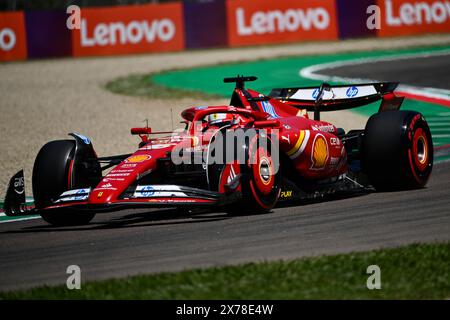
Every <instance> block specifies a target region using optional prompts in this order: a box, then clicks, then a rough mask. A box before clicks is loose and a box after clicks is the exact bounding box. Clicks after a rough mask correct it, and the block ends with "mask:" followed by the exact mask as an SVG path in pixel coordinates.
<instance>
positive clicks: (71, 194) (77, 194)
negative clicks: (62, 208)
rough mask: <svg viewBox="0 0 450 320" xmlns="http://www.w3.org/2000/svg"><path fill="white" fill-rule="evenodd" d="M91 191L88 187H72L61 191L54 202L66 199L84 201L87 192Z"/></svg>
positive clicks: (65, 200)
mask: <svg viewBox="0 0 450 320" xmlns="http://www.w3.org/2000/svg"><path fill="white" fill-rule="evenodd" d="M90 192H91V189H90V188H85V189H74V190H69V191H66V192H63V193H62V194H61V195H60V196H59V197H60V198H59V199H58V200H57V201H55V203H58V202H67V201H84V200H87V198H88V197H89V193H90Z"/></svg>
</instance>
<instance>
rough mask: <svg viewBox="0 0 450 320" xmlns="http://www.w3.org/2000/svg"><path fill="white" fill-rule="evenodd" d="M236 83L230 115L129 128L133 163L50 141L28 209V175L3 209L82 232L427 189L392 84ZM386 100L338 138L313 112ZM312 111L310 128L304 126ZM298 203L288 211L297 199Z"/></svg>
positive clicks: (422, 128)
mask: <svg viewBox="0 0 450 320" xmlns="http://www.w3.org/2000/svg"><path fill="white" fill-rule="evenodd" d="M254 80H256V77H251V76H250V77H244V76H238V77H235V78H225V79H224V82H227V83H228V82H231V83H235V89H234V91H233V94H232V97H231V102H230V106H209V107H192V108H189V109H186V110H184V111H183V112H182V117H183V119H184V120H183V122H184V125H185V127H184V128H182V129H180V130H175V131H174V132H152V130H151V128H149V127H148V126H147V127H143V128H132V129H131V133H132V134H133V135H139V136H140V138H141V141H140V143H139V147H138V149H137V151H135V152H134V153H130V154H123V155H114V156H108V157H99V156H97V154H96V152H95V151H94V147H93V145H92V142H91V140H90V139H89V138H87V137H85V136H83V135H80V134H77V133H71V134H70V135H71V136H72V137H73V139H68V140H57V141H51V142H48V143H47V144H45V145H44V146H43V147H42V148H41V150H40V151H39V153H38V155H37V157H36V160H35V162H34V167H33V177H32V189H33V196H34V206H33V207H27V206H26V205H25V188H24V177H23V171H19V172H18V173H17V174H16V175H14V176H13V177H12V178H11V181H10V184H9V186H8V190H7V194H6V198H5V203H4V210H5V214H7V215H9V216H19V215H30V214H40V215H41V216H42V218H43V219H44V220H45V221H47V222H48V223H50V224H53V225H80V224H86V223H89V222H90V221H91V219H92V218H93V217H94V215H95V214H96V213H102V212H111V211H116V210H122V209H130V208H133V209H135V208H148V207H160V206H166V207H176V208H180V209H181V210H183V208H184V209H186V208H187V209H188V210H190V209H192V208H200V207H205V206H206V207H209V208H211V210H214V209H216V208H219V207H220V209H221V210H224V211H225V212H230V213H233V212H234V213H239V211H241V212H242V213H243V212H244V211H245V212H248V213H260V212H268V211H270V210H271V209H272V208H273V207H274V206H276V205H277V204H278V203H280V202H283V201H299V200H300V201H302V199H309V198H315V197H322V196H324V195H327V194H333V193H336V192H341V191H349V190H355V189H356V190H361V189H363V190H369V191H373V190H376V191H380V190H383V191H387V190H399V189H415V188H422V187H424V186H425V184H426V183H427V180H428V178H429V176H430V174H431V171H432V167H433V143H432V140H431V134H430V129H429V127H428V124H427V122H426V121H425V119H424V117H423V116H422V115H421V114H420V113H418V112H415V111H407V110H399V109H400V105H401V104H402V102H403V99H404V98H403V97H399V96H396V95H395V93H394V90H395V88H396V87H397V85H398V83H392V82H383V83H369V84H355V85H339V86H331V85H329V84H326V83H323V84H322V85H321V86H320V87H304V88H281V89H273V90H272V91H271V92H270V93H269V95H264V94H261V93H258V92H255V91H253V90H250V89H245V86H244V85H245V82H248V81H254ZM375 101H381V103H380V107H379V110H378V112H377V113H376V114H374V115H372V116H371V117H370V118H369V120H368V121H367V124H366V126H365V128H364V129H356V130H351V131H349V132H345V131H344V130H343V129H342V128H337V127H335V126H334V125H333V124H331V123H328V122H325V121H321V120H320V113H321V112H326V111H335V110H343V109H349V108H355V107H359V106H363V105H367V104H369V103H372V102H375ZM308 111H310V112H313V115H314V119H310V118H309V117H308V113H307V112H308ZM294 203H295V202H294Z"/></svg>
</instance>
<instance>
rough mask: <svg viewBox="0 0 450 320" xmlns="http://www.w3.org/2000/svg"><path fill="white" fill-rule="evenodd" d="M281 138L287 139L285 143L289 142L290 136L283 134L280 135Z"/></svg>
mask: <svg viewBox="0 0 450 320" xmlns="http://www.w3.org/2000/svg"><path fill="white" fill-rule="evenodd" d="M281 140H285V141H287V143H289V144H291V137H290V136H289V135H287V136H285V135H284V134H283V135H281Z"/></svg>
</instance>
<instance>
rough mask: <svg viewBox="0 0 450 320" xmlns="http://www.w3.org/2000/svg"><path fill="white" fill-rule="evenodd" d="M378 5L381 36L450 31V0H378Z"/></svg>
mask: <svg viewBox="0 0 450 320" xmlns="http://www.w3.org/2000/svg"><path fill="white" fill-rule="evenodd" d="M378 5H379V6H380V8H381V29H380V30H378V35H379V36H381V37H385V36H403V35H411V34H421V33H448V32H450V1H449V0H420V1H414V0H378Z"/></svg>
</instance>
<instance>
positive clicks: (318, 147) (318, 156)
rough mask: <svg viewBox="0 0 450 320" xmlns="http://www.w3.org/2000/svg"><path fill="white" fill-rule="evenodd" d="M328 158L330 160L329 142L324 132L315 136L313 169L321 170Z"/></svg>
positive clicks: (312, 159) (312, 158)
mask: <svg viewBox="0 0 450 320" xmlns="http://www.w3.org/2000/svg"><path fill="white" fill-rule="evenodd" d="M327 160H328V144H327V141H326V139H325V137H324V136H323V135H322V134H320V133H318V134H316V136H315V137H314V141H313V144H312V153H311V161H312V166H311V169H312V170H321V169H323V168H325V165H326V163H327Z"/></svg>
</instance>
